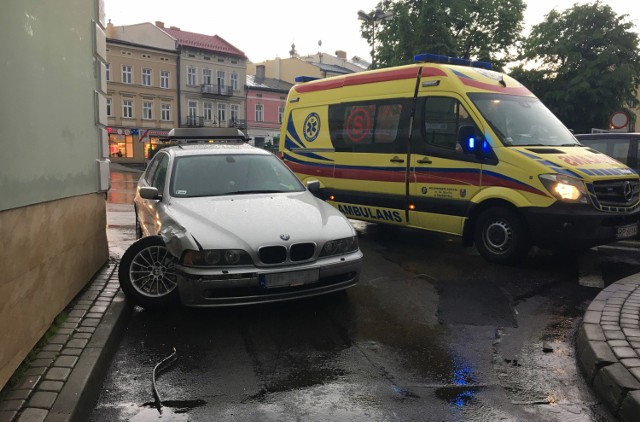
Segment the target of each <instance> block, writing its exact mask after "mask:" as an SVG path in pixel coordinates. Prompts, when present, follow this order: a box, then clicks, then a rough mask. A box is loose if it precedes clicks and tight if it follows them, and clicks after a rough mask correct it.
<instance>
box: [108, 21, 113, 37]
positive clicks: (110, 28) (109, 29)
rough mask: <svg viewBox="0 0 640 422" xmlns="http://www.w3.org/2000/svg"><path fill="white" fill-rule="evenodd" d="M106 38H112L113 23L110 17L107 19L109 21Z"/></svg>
mask: <svg viewBox="0 0 640 422" xmlns="http://www.w3.org/2000/svg"><path fill="white" fill-rule="evenodd" d="M107 38H113V24H112V23H111V19H109V23H107Z"/></svg>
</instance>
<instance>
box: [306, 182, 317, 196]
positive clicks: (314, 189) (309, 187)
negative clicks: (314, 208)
mask: <svg viewBox="0 0 640 422" xmlns="http://www.w3.org/2000/svg"><path fill="white" fill-rule="evenodd" d="M307 190H308V191H309V192H311V193H312V194H313V196H317V197H318V198H319V197H320V181H319V180H310V181H308V182H307Z"/></svg>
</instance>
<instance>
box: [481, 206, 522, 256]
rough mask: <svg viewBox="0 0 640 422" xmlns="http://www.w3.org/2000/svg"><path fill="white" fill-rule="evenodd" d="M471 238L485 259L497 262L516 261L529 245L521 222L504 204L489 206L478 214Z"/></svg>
mask: <svg viewBox="0 0 640 422" xmlns="http://www.w3.org/2000/svg"><path fill="white" fill-rule="evenodd" d="M474 242H475V245H476V249H478V252H480V255H482V257H483V258H484V259H486V260H487V261H489V262H495V263H498V264H513V263H516V262H518V261H520V260H522V259H523V258H524V257H526V256H527V254H528V253H529V249H530V248H531V244H530V242H529V236H528V233H527V231H526V228H525V226H524V224H523V223H522V221H521V220H520V218H519V217H518V215H517V214H516V213H515V212H514V211H512V210H510V209H507V208H488V209H486V210H485V211H483V212H482V213H481V214H480V215H479V216H478V219H477V220H476V224H475V231H474Z"/></svg>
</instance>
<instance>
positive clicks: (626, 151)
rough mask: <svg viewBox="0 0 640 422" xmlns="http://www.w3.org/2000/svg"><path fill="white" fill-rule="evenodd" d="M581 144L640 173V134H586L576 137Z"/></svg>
mask: <svg viewBox="0 0 640 422" xmlns="http://www.w3.org/2000/svg"><path fill="white" fill-rule="evenodd" d="M575 136H576V138H577V139H578V141H580V143H581V144H583V145H585V146H588V147H589V148H593V149H595V150H597V151H600V152H602V153H604V154H607V155H608V156H609V157H612V158H615V159H616V160H618V161H620V162H621V163H624V164H626V165H627V166H629V167H631V168H632V169H634V170H635V171H636V172H637V173H640V163H639V162H638V156H640V153H639V152H638V148H640V142H639V141H640V133H616V132H603V133H586V134H580V135H575Z"/></svg>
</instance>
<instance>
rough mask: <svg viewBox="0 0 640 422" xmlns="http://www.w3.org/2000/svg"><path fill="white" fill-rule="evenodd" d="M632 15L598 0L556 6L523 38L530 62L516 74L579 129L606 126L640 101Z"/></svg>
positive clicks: (639, 68)
mask: <svg viewBox="0 0 640 422" xmlns="http://www.w3.org/2000/svg"><path fill="white" fill-rule="evenodd" d="M627 17H628V16H627V15H620V16H618V15H616V14H615V13H614V11H613V10H612V9H611V7H609V6H607V5H603V4H601V3H600V2H599V1H597V2H595V3H593V4H585V5H578V4H575V5H574V6H573V7H572V8H570V9H567V10H566V11H564V12H562V13H559V12H557V11H555V10H552V11H551V12H550V13H549V14H547V15H546V17H545V20H544V21H543V22H542V23H540V24H538V25H535V26H534V27H533V28H532V30H531V34H530V36H529V37H528V38H527V39H526V40H524V41H523V43H522V49H521V55H520V59H521V60H525V61H526V62H525V65H521V66H519V67H518V68H516V69H514V70H513V71H512V72H511V74H512V76H514V77H515V78H516V79H518V80H519V81H520V82H522V83H523V84H524V85H526V86H527V87H528V88H529V89H531V91H532V92H533V93H534V94H536V95H537V96H538V97H539V98H540V99H541V100H542V101H543V102H544V103H545V104H546V105H547V107H549V109H551V111H553V112H554V113H555V114H556V115H557V116H558V117H559V118H560V120H562V121H563V122H564V123H565V124H566V125H567V126H568V127H570V128H572V129H574V130H575V131H576V132H577V133H581V132H588V131H590V129H591V128H592V127H597V128H606V127H607V124H608V118H609V115H610V114H611V113H612V112H614V111H616V110H629V109H630V108H633V107H635V106H636V105H637V99H636V89H637V86H638V83H640V56H639V52H638V34H637V33H635V32H632V31H631V30H632V28H633V25H632V24H631V23H630V22H628V21H627ZM532 66H535V69H534V70H528V69H529V68H530V67H532Z"/></svg>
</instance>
